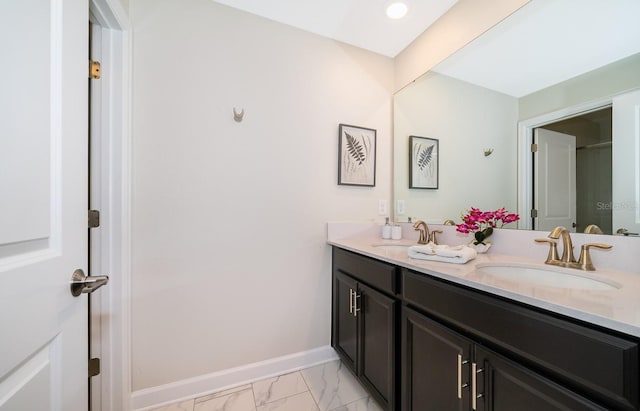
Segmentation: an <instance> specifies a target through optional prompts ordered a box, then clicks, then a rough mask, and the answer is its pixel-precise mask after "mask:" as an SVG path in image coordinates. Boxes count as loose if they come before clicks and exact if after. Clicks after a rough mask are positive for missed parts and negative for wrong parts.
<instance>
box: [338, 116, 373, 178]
mask: <svg viewBox="0 0 640 411" xmlns="http://www.w3.org/2000/svg"><path fill="white" fill-rule="evenodd" d="M339 135H340V138H339V140H340V141H339V144H338V149H339V152H338V184H339V185H349V186H369V187H373V186H375V185H376V130H373V129H371V128H365V127H358V126H350V125H348V124H340V134H339Z"/></svg>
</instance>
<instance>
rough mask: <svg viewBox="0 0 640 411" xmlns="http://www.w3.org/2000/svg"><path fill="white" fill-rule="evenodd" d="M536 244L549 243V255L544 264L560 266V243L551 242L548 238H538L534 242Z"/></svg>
mask: <svg viewBox="0 0 640 411" xmlns="http://www.w3.org/2000/svg"><path fill="white" fill-rule="evenodd" d="M534 241H535V242H536V243H548V244H549V254H547V260H546V261H545V262H544V263H545V264H553V265H558V264H559V263H560V258H559V257H558V243H557V242H555V241H553V240H549V239H548V238H536V239H535V240H534Z"/></svg>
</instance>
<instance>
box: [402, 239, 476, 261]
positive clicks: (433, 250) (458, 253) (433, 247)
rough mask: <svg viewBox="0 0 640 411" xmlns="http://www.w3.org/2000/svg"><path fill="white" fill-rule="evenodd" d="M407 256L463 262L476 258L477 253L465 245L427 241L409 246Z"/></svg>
mask: <svg viewBox="0 0 640 411" xmlns="http://www.w3.org/2000/svg"><path fill="white" fill-rule="evenodd" d="M408 253H409V257H410V258H416V259H419V260H430V261H441V262H445V263H454V264H464V263H466V262H467V261H469V260H473V259H474V258H476V256H477V255H478V253H477V252H476V250H474V249H473V248H471V247H467V246H466V245H459V246H455V247H452V246H448V245H437V244H434V243H429V244H425V245H413V246H411V247H409V251H408Z"/></svg>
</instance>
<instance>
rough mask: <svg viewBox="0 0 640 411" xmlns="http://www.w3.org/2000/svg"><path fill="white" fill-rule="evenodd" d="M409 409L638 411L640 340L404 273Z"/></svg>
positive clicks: (403, 384) (404, 378)
mask: <svg viewBox="0 0 640 411" xmlns="http://www.w3.org/2000/svg"><path fill="white" fill-rule="evenodd" d="M402 285H403V287H402V299H403V303H404V304H405V306H403V313H402V327H401V328H402V334H403V335H402V342H401V346H402V360H401V362H402V368H403V370H402V379H401V387H402V391H403V392H402V401H401V402H402V409H403V411H410V410H412V411H428V410H434V411H435V410H437V411H442V410H482V411H485V410H492V411H503V410H504V411H512V410H518V411H529V410H531V411H541V410H544V411H546V410H638V409H640V404H639V390H640V385H639V384H640V382H639V370H638V366H639V365H640V362H639V357H638V353H639V352H638V344H639V342H638V340H637V339H634V338H632V337H628V336H622V335H619V334H617V333H614V332H609V331H608V330H602V329H598V328H596V327H592V326H590V325H587V324H583V323H580V322H578V321H573V320H570V319H567V318H563V317H560V316H555V315H551V314H550V313H547V312H542V311H539V310H535V309H533V308H532V307H529V306H524V305H522V304H517V303H515V302H512V301H509V300H506V299H502V298H499V297H495V296H493V295H489V294H485V293H482V292H479V291H476V290H472V289H468V288H466V287H463V286H459V285H456V284H452V283H449V282H447V281H443V280H438V279H435V278H432V277H430V276H426V275H424V274H420V273H413V272H411V271H409V270H403V272H402Z"/></svg>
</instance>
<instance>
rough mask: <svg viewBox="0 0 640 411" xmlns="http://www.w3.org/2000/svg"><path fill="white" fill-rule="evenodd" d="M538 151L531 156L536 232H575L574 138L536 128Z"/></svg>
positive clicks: (535, 139) (535, 140)
mask: <svg viewBox="0 0 640 411" xmlns="http://www.w3.org/2000/svg"><path fill="white" fill-rule="evenodd" d="M533 136H534V142H535V143H536V144H537V145H538V151H537V152H536V153H534V160H533V168H534V170H533V175H534V184H533V190H534V208H535V209H536V210H538V218H537V219H536V221H535V225H534V228H535V229H536V230H545V231H546V230H552V229H553V228H554V227H556V226H564V227H566V228H567V229H568V230H569V231H575V223H576V138H575V136H572V135H569V134H563V133H558V132H556V131H551V130H545V129H542V128H536V129H535V130H534V131H533Z"/></svg>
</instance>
